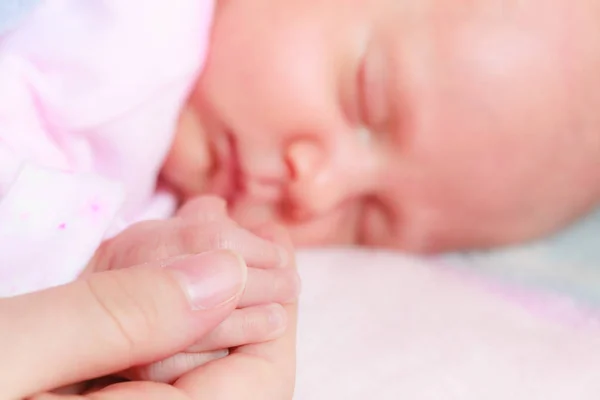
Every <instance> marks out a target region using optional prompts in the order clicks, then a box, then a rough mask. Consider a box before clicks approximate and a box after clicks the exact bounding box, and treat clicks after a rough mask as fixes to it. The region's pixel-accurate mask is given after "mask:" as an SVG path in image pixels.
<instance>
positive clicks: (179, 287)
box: [0, 250, 247, 399]
mask: <svg viewBox="0 0 600 400" xmlns="http://www.w3.org/2000/svg"><path fill="white" fill-rule="evenodd" d="M165 264H166V265H165ZM246 276H247V268H246V265H245V263H244V262H243V261H242V259H241V258H240V257H238V256H237V255H235V254H234V253H231V252H230V251H224V250H221V251H215V252H207V253H202V254H199V255H194V256H189V257H186V258H178V259H175V260H172V261H171V262H166V263H153V264H147V265H144V266H139V267H133V268H129V269H122V270H116V271H107V272H102V273H96V274H91V275H89V276H87V277H86V278H85V279H81V280H78V281H76V282H73V283H71V284H68V285H65V286H61V287H56V288H52V289H49V290H45V291H42V292H37V293H32V294H28V295H24V296H19V297H14V298H7V299H1V300H0V326H1V327H2V329H0V353H1V354H2V357H0V398H6V399H17V398H23V397H27V396H31V395H33V394H35V393H39V392H42V391H48V390H53V389H56V388H59V387H62V386H65V385H68V384H72V383H77V382H82V381H87V380H90V379H94V378H99V377H103V376H106V375H110V374H114V373H117V372H119V371H122V370H125V369H127V368H130V367H132V366H135V365H141V364H148V363H152V362H154V361H158V360H161V359H164V358H167V357H170V356H172V355H173V354H176V353H178V352H180V351H182V350H184V349H185V348H187V347H188V346H190V345H192V344H193V343H195V342H197V341H198V340H199V339H200V338H201V337H203V336H206V335H207V334H208V333H210V332H211V331H212V330H213V329H214V328H215V327H216V326H217V325H218V324H219V323H220V322H221V321H223V320H224V319H225V318H227V317H228V316H229V315H230V314H231V312H232V311H233V310H234V308H235V307H236V305H237V303H238V301H239V299H240V297H241V294H242V292H243V290H244V287H245V283H246ZM138 385H139V386H137V388H138V389H139V391H138V392H136V393H137V394H134V392H131V390H129V389H125V390H126V391H127V392H128V393H132V395H133V397H132V398H136V399H139V398H144V399H151V398H154V397H152V396H154V393H157V396H158V397H156V398H162V399H164V398H169V399H176V398H178V397H169V396H162V395H161V393H163V394H164V393H166V392H165V390H166V391H168V390H175V389H173V388H172V387H169V386H167V385H165V386H164V387H157V388H156V392H154V390H155V389H154V385H158V384H150V383H148V384H144V383H140V384H138ZM124 387H125V388H128V387H129V388H131V386H124ZM149 388H152V390H150V391H149V394H148V393H146V390H149ZM114 390H115V389H114V388H113V389H110V388H109V389H106V391H105V393H103V394H102V395H100V394H98V395H97V397H96V398H114V397H116V398H119V399H120V398H123V397H119V396H120V395H119V394H118V392H119V389H118V388H117V389H116V392H115V391H114ZM180 393H181V396H183V395H184V392H183V391H180ZM102 396H105V397H102ZM41 398H44V397H43V396H42V397H41ZM181 398H185V397H181Z"/></svg>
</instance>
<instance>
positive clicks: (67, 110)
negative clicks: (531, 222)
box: [0, 0, 213, 297]
mask: <svg viewBox="0 0 600 400" xmlns="http://www.w3.org/2000/svg"><path fill="white" fill-rule="evenodd" d="M212 7H213V2H212V0H171V1H163V0H145V1H144V2H135V1H122V0H87V1H80V0H46V1H44V2H42V4H41V5H40V6H39V7H38V8H37V9H36V10H35V12H33V13H32V15H30V16H29V18H28V19H27V20H26V21H25V23H24V24H23V25H21V26H20V27H18V28H17V29H16V30H15V31H13V32H10V33H8V34H7V35H5V36H4V37H2V38H0V297H2V296H10V295H15V294H19V293H24V292H29V291H32V290H37V289H41V288H45V287H49V286H53V285H58V284H62V283H65V282H68V281H70V280H72V279H74V278H75V277H76V276H77V275H78V274H79V273H80V272H81V270H82V268H84V267H85V265H86V263H87V262H88V261H89V259H90V257H91V256H92V255H93V253H94V251H95V249H96V248H97V247H98V245H99V244H100V242H101V241H102V239H103V238H105V237H106V236H107V235H108V234H109V233H111V232H112V233H115V232H117V231H118V230H119V229H122V228H123V227H125V226H127V225H129V224H131V223H133V222H135V221H138V220H140V219H147V218H152V217H165V216H168V215H169V213H171V212H172V211H173V207H174V200H173V199H172V198H171V196H170V195H168V194H166V193H162V194H161V193H156V190H155V182H156V177H157V174H158V171H159V168H160V165H161V163H162V161H163V159H164V156H165V154H166V152H167V151H168V148H169V145H170V142H171V139H172V134H173V132H174V127H175V124H176V121H177V116H178V110H179V109H180V107H181V105H182V102H183V101H184V100H185V98H186V96H187V94H188V92H189V90H190V87H191V84H192V83H193V81H194V78H195V77H196V76H197V74H198V73H199V72H200V70H201V67H202V63H203V61H204V58H205V53H206V47H207V43H208V34H209V28H210V20H211V17H212Z"/></svg>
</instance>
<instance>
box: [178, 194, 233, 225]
mask: <svg viewBox="0 0 600 400" xmlns="http://www.w3.org/2000/svg"><path fill="white" fill-rule="evenodd" d="M177 217H179V218H182V219H185V220H187V221H193V222H196V223H206V222H215V221H219V220H224V219H225V218H227V202H226V201H225V200H224V199H222V198H220V197H216V196H201V197H197V198H195V199H192V200H190V201H188V202H186V203H185V204H184V205H183V206H182V207H181V208H180V209H179V210H177Z"/></svg>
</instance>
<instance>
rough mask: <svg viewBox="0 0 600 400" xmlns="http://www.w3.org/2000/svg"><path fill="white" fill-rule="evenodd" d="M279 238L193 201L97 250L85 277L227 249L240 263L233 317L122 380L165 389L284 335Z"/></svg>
mask: <svg viewBox="0 0 600 400" xmlns="http://www.w3.org/2000/svg"><path fill="white" fill-rule="evenodd" d="M286 236H287V232H284V231H282V230H278V229H277V227H275V226H273V225H266V226H263V227H261V228H259V229H254V230H252V231H250V230H247V229H244V228H242V227H240V226H239V225H238V224H237V223H236V222H235V221H233V220H232V219H231V218H229V216H228V214H227V205H226V203H225V201H224V200H222V199H219V198H217V197H212V196H201V197H198V198H196V199H193V200H191V201H189V202H187V203H186V204H185V205H184V206H183V207H182V208H181V209H180V210H179V211H178V213H177V215H176V216H175V217H174V218H171V219H168V220H160V221H147V222H143V223H140V224H136V225H134V226H132V227H130V228H129V229H127V230H125V231H124V232H122V233H121V234H119V235H117V236H116V237H114V238H113V239H111V240H109V241H107V242H105V243H103V245H102V246H101V247H100V249H99V250H98V251H97V253H96V256H95V258H94V260H93V262H92V263H91V265H90V270H88V273H90V272H91V270H93V271H96V272H97V271H103V270H114V269H121V268H128V267H130V266H133V265H140V264H144V263H147V262H153V261H156V260H160V259H165V258H166V259H168V258H172V257H178V256H181V255H185V254H198V253H202V252H204V251H209V250H217V249H230V250H233V251H235V252H236V253H238V254H240V255H241V256H242V257H243V258H244V260H245V261H246V263H247V264H248V267H249V268H248V277H247V283H246V288H245V291H244V293H243V295H242V296H241V298H240V300H239V302H238V304H237V308H238V309H237V310H235V311H234V312H233V313H232V314H231V315H230V316H229V317H228V318H227V319H226V320H225V321H224V322H223V323H222V324H220V325H219V326H218V327H217V328H216V329H215V330H214V331H212V332H211V333H210V334H209V335H207V336H205V337H202V338H201V339H200V340H199V341H198V342H196V343H194V344H193V345H192V346H191V347H189V348H187V349H185V351H184V352H182V353H180V354H177V355H176V356H174V357H171V358H170V359H169V360H161V361H160V362H157V363H155V364H152V365H148V366H146V365H144V366H138V367H136V368H133V369H131V370H128V371H125V372H124V374H125V376H126V377H128V378H132V379H135V380H151V381H160V382H165V383H171V382H173V381H174V380H175V379H177V378H179V377H180V376H181V375H182V374H183V373H185V372H187V371H189V370H190V369H192V368H194V367H197V366H199V365H201V364H204V363H206V362H208V361H211V360H212V359H213V358H214V357H215V356H219V355H220V356H223V355H225V354H227V352H226V350H225V351H224V350H223V349H228V348H232V347H235V348H237V347H239V346H244V345H247V344H250V343H262V342H267V341H271V340H274V339H277V338H279V337H280V336H281V335H283V334H284V333H285V331H286V329H287V319H288V318H287V317H288V316H287V312H286V311H285V309H284V307H283V306H282V304H287V303H288V302H295V300H296V298H297V296H298V291H299V278H298V275H297V272H296V270H295V268H290V266H291V265H290V264H292V263H291V260H292V259H293V253H292V250H291V249H290V248H289V247H288V244H286V243H284V244H277V240H281V239H282V238H284V237H286Z"/></svg>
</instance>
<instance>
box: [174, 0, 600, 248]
mask: <svg viewBox="0 0 600 400" xmlns="http://www.w3.org/2000/svg"><path fill="white" fill-rule="evenodd" d="M598 6H599V3H598V1H597V0H578V1H571V0H558V1H552V2H547V1H542V0H531V1H511V0H508V1H507V0H483V1H474V2H473V1H467V2H464V1H447V0H445V1H438V0H425V1H393V0H369V1H360V0H357V1H342V0H283V1H282V0H253V1H236V0H232V1H223V2H218V4H217V9H216V13H215V22H214V27H213V33H212V38H211V49H212V50H211V52H210V56H209V58H208V61H207V65H206V67H205V69H204V72H203V74H202V75H201V77H200V80H199V82H198V84H197V85H196V87H195V89H194V92H193V94H192V96H191V98H190V100H189V101H188V103H187V105H186V107H185V108H184V112H183V116H182V120H181V125H180V128H179V131H178V134H177V136H176V138H175V140H174V144H173V148H172V150H171V153H170V155H169V157H168V158H167V161H166V163H165V165H164V168H163V174H162V177H163V178H164V181H165V182H167V183H168V184H169V185H170V186H171V187H172V188H175V189H176V190H177V192H178V193H180V194H181V195H182V197H183V198H188V197H193V196H194V195H197V194H199V193H205V192H214V193H218V194H220V195H223V196H225V197H227V198H228V200H229V204H230V209H231V212H232V214H233V216H234V218H235V219H236V220H238V221H242V222H245V221H247V222H251V221H253V220H255V219H269V220H276V221H278V222H280V223H282V224H284V225H286V226H287V227H289V228H290V231H291V232H292V234H293V237H294V239H295V242H296V243H297V244H300V245H315V244H336V243H337V244H354V243H357V244H364V245H372V246H383V247H393V248H399V249H402V250H408V251H418V252H434V251H444V250H450V249H452V250H454V249H466V248H476V247H490V246H498V245H504V244H508V243H514V242H521V241H524V240H528V239H531V238H534V237H538V236H541V235H545V234H547V233H549V232H552V231H555V230H557V229H560V228H562V227H564V226H565V225H566V224H568V223H570V222H572V221H573V220H574V219H576V218H578V217H580V216H582V215H583V214H585V213H587V212H588V211H589V210H590V209H591V208H593V207H594V206H595V205H596V204H597V203H598V201H599V200H600V172H599V171H600V118H599V117H598V115H599V113H598V110H599V109H600V90H599V89H600V75H598V73H597V71H598V70H599V68H600V24H599V23H598V20H597V18H598V17H597V16H598V12H597V11H598ZM211 154H214V157H213V159H212V160H211V158H210V155H211Z"/></svg>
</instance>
